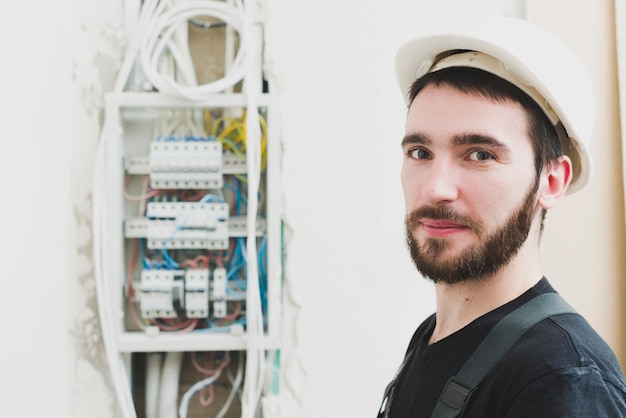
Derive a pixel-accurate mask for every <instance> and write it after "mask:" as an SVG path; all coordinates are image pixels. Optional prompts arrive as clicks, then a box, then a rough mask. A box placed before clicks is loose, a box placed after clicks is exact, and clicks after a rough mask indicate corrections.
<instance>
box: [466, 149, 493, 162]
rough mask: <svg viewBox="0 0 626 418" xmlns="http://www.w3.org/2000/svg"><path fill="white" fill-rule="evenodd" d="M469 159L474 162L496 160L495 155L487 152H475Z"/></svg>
mask: <svg viewBox="0 0 626 418" xmlns="http://www.w3.org/2000/svg"><path fill="white" fill-rule="evenodd" d="M469 159H470V160H472V161H486V160H492V159H494V156H493V154H491V153H490V152H487V151H480V150H479V151H474V152H472V153H471V154H470V155H469Z"/></svg>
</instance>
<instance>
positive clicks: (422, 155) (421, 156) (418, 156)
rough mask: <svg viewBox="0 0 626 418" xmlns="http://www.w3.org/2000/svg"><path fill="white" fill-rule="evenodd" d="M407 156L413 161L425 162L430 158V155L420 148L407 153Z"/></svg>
mask: <svg viewBox="0 0 626 418" xmlns="http://www.w3.org/2000/svg"><path fill="white" fill-rule="evenodd" d="M409 156H410V157H411V158H413V159H415V160H426V159H429V158H430V153H429V152H428V151H426V150H425V149H422V148H416V149H413V150H411V151H409Z"/></svg>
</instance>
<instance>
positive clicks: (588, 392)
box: [387, 278, 626, 418]
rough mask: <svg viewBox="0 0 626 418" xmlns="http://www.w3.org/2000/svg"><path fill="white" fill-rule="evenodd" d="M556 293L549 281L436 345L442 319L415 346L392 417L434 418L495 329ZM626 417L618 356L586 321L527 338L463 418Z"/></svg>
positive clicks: (570, 321) (419, 334)
mask: <svg viewBox="0 0 626 418" xmlns="http://www.w3.org/2000/svg"><path fill="white" fill-rule="evenodd" d="M548 292H554V289H553V288H552V286H550V284H549V283H548V281H547V280H546V279H545V278H543V279H542V280H541V281H540V282H539V283H538V284H537V285H536V286H534V287H533V288H532V289H530V290H528V291H527V292H526V293H524V294H523V295H522V296H520V297H519V298H517V299H515V300H513V301H511V302H509V303H507V304H505V305H503V306H501V307H499V308H497V309H495V310H494V311H492V312H489V313H487V314H485V315H483V316H481V317H480V318H478V319H476V320H475V321H473V322H472V323H470V324H469V325H467V326H466V327H464V328H463V329H461V330H459V331H457V332H455V333H454V334H452V335H450V336H448V337H446V338H444V339H443V340H441V341H438V342H436V343H435V344H432V345H428V344H427V342H428V339H429V337H430V335H431V334H432V332H433V329H434V326H435V316H434V315H433V316H431V317H430V318H428V319H427V320H426V321H424V322H423V323H422V325H420V327H419V328H418V329H417V331H416V332H415V334H414V336H413V338H412V340H411V343H410V344H409V349H408V350H407V352H409V353H410V354H409V356H408V357H407V358H406V359H405V364H404V366H403V368H402V370H401V371H400V373H399V375H398V377H397V381H396V383H395V386H394V390H393V398H392V401H391V403H390V405H389V406H388V407H387V409H388V417H389V418H405V417H406V418H408V417H410V418H422V417H423V418H430V417H431V414H432V411H433V409H434V407H435V404H436V403H437V400H438V399H439V397H440V395H441V392H442V390H443V388H444V386H445V384H446V382H447V381H448V379H449V378H450V377H452V376H454V375H455V374H456V372H457V371H458V370H459V369H460V368H461V366H462V365H463V363H464V362H465V361H466V360H467V359H468V357H469V356H470V355H471V353H472V352H473V351H474V349H475V348H476V347H477V346H478V344H480V342H481V341H482V340H483V338H484V337H485V336H486V335H487V333H488V332H489V331H490V330H491V328H492V327H493V326H494V325H495V324H496V323H497V322H498V321H499V320H500V319H502V318H503V317H504V316H505V315H506V314H508V313H510V312H512V311H513V310H515V309H516V308H518V307H519V306H521V305H522V304H524V303H525V302H527V301H528V300H530V299H532V298H533V297H535V296H537V295H539V294H542V293H548ZM532 417H551V418H576V417H581V418H582V417H585V418H590V417H593V418H598V417H626V381H625V379H624V375H623V373H622V370H621V368H620V365H619V364H618V362H617V359H616V358H615V355H614V354H613V352H612V351H611V349H610V348H609V347H608V345H607V344H606V343H605V342H604V341H603V340H602V338H601V337H600V336H599V335H598V334H597V333H596V332H595V331H594V330H593V329H592V328H591V326H590V325H589V324H588V323H587V321H585V320H584V319H583V318H582V317H580V316H579V315H575V314H562V315H557V316H553V317H551V318H548V319H545V320H543V321H541V322H539V323H538V324H537V325H535V326H533V327H532V328H531V329H530V330H528V331H527V332H526V334H524V336H523V337H522V338H521V339H520V340H519V342H518V343H517V344H516V345H515V346H514V347H513V349H512V350H511V351H510V352H509V353H508V354H507V355H506V356H505V357H504V358H503V359H502V361H500V362H499V363H498V364H497V365H496V366H495V367H494V369H492V370H491V372H490V373H489V374H488V375H487V376H486V377H485V379H484V380H483V381H482V383H481V384H480V385H479V387H478V389H477V390H476V391H475V392H474V393H473V394H472V396H471V398H470V400H469V402H468V404H467V407H466V409H465V413H464V414H463V418H532Z"/></svg>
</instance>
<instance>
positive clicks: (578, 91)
mask: <svg viewBox="0 0 626 418" xmlns="http://www.w3.org/2000/svg"><path fill="white" fill-rule="evenodd" d="M478 23H479V24H477V25H476V27H472V28H471V29H470V28H466V29H457V30H455V31H450V32H445V33H434V34H429V35H425V36H421V37H419V38H416V39H413V40H411V41H409V42H407V43H405V44H404V45H402V46H401V47H400V49H399V50H398V52H397V54H396V61H395V66H396V78H397V81H398V84H399V85H400V89H401V91H402V95H403V96H404V99H405V101H406V102H407V103H408V100H409V90H410V88H411V85H412V84H413V82H414V81H415V80H416V79H417V78H419V77H421V76H422V75H424V74H426V73H429V72H433V71H436V70H438V69H441V68H444V67H451V66H457V67H458V66H470V67H476V68H481V69H483V70H486V71H489V72H491V73H494V74H496V75H497V76H499V77H501V78H504V79H505V80H507V81H509V82H511V83H513V84H514V85H516V86H517V87H519V88H520V89H522V90H523V91H524V92H526V93H527V94H528V95H529V96H530V97H531V98H533V99H534V100H535V101H536V102H537V103H538V104H539V106H540V107H541V108H542V109H543V110H544V112H546V115H547V116H548V118H549V119H550V121H551V122H552V123H553V124H554V125H555V126H557V125H558V124H559V122H560V123H561V124H562V125H563V128H564V129H565V133H564V136H565V138H562V140H561V143H562V145H563V152H564V153H565V154H566V155H567V156H569V157H570V159H571V160H572V163H573V176H572V183H571V184H570V187H569V189H568V191H567V193H568V194H571V193H574V192H576V191H578V190H580V189H581V188H582V187H583V186H584V185H585V184H586V183H587V180H588V179H589V177H590V175H591V172H592V162H591V157H590V155H589V145H590V143H591V136H592V133H593V124H594V117H595V100H594V96H593V90H592V87H591V81H590V79H589V76H588V74H587V71H586V69H585V67H584V65H583V63H582V62H581V60H580V58H579V57H578V56H577V54H576V53H575V52H574V51H573V50H572V49H571V48H570V47H568V46H567V45H566V44H565V43H564V42H563V41H561V40H560V39H558V38H557V37H556V36H554V35H552V34H551V33H549V32H546V31H544V30H541V29H539V28H537V27H536V26H533V25H532V24H531V23H529V22H527V21H525V20H522V19H514V18H500V19H495V20H491V21H484V22H478ZM459 50H461V51H468V53H461V54H458V55H449V54H446V52H449V51H455V52H456V51H459ZM470 51H474V53H472V52H470ZM446 55H447V56H446ZM442 56H443V57H445V58H442V59H441V60H439V61H437V59H438V57H442ZM557 127H558V126H557ZM558 131H559V129H557V132H558ZM568 139H569V140H568Z"/></svg>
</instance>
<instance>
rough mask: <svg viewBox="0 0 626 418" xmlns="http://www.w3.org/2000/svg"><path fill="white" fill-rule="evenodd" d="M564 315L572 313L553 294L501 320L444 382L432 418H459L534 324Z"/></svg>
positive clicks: (562, 300)
mask: <svg viewBox="0 0 626 418" xmlns="http://www.w3.org/2000/svg"><path fill="white" fill-rule="evenodd" d="M564 313H576V311H575V310H574V308H572V307H571V306H570V305H568V303H567V302H565V300H564V299H563V298H562V297H561V296H559V295H558V294H557V293H544V294H541V295H539V296H537V297H535V298H533V299H531V300H530V301H528V302H526V303H525V304H524V305H522V306H520V307H519V308H517V309H516V310H514V311H513V312H511V313H509V314H508V315H506V316H505V317H504V318H502V319H501V320H500V322H498V323H497V324H496V325H495V326H494V327H493V328H492V329H491V331H490V332H489V334H487V336H486V337H485V338H484V339H483V341H482V342H481V343H480V345H479V346H478V347H477V348H476V350H475V351H474V352H473V353H472V355H471V356H470V358H469V359H467V361H466V362H465V364H464V365H463V367H461V369H460V370H459V372H458V373H457V375H456V376H453V377H452V378H450V380H448V383H447V384H446V386H445V388H444V390H443V393H442V394H441V397H440V398H439V402H437V405H436V406H435V409H434V411H433V414H432V418H454V417H459V416H461V413H462V412H463V409H464V408H465V405H466V403H467V401H468V399H469V397H470V395H471V394H472V392H473V391H474V390H475V389H476V388H477V386H478V384H479V383H480V382H481V381H482V380H483V378H484V377H485V376H486V375H487V373H489V371H490V370H491V369H492V368H493V367H494V366H495V365H496V364H497V363H498V361H500V359H501V358H502V357H504V355H505V354H506V353H508V352H509V350H510V349H511V348H513V346H514V345H515V343H516V342H517V341H518V340H519V339H520V338H521V336H522V335H524V333H525V332H526V331H527V330H528V329H530V327H532V326H533V325H535V324H536V323H538V322H540V321H542V320H544V319H546V318H548V317H550V316H553V315H559V314H564Z"/></svg>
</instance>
